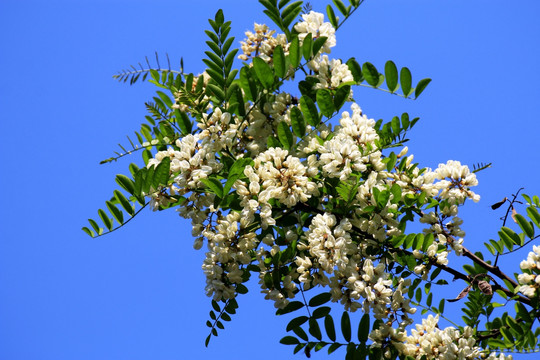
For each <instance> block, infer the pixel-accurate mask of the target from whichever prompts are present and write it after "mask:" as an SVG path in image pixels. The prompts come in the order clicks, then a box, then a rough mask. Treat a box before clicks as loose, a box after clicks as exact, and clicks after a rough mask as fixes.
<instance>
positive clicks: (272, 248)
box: [147, 12, 540, 359]
mask: <svg viewBox="0 0 540 360" xmlns="http://www.w3.org/2000/svg"><path fill="white" fill-rule="evenodd" d="M302 18H303V21H302V22H299V23H298V24H296V25H295V26H294V29H295V30H296V31H297V32H298V37H299V39H300V41H303V40H304V39H305V37H306V36H307V34H311V35H312V36H313V38H317V37H321V36H324V37H326V38H327V40H326V42H325V43H324V46H323V47H322V48H321V52H320V53H319V54H315V56H314V58H313V59H312V60H311V61H310V62H309V64H308V67H309V69H310V70H311V73H310V74H309V75H308V76H311V77H314V78H316V79H317V81H316V84H315V86H314V89H315V90H316V89H328V90H335V89H337V88H339V87H340V86H342V85H344V84H348V83H351V82H354V78H353V76H352V73H351V71H350V69H349V67H348V66H347V65H346V64H343V63H342V62H341V60H338V59H331V58H329V56H328V55H327V54H329V53H330V51H331V48H332V47H333V46H335V44H336V38H335V29H334V27H333V26H332V25H331V24H330V23H327V22H324V17H323V15H322V14H319V13H316V12H310V13H309V14H305V15H302ZM246 36H247V39H246V40H245V41H243V42H242V51H243V54H242V55H240V58H241V59H243V60H246V61H247V60H249V59H250V58H253V57H260V58H261V59H263V60H264V61H266V62H267V63H271V62H272V56H273V52H274V49H275V48H276V46H278V45H281V46H282V48H283V49H284V51H285V52H286V53H287V51H288V48H289V44H288V43H287V39H286V37H285V35H283V34H277V35H276V34H275V31H273V30H270V29H269V28H268V27H267V26H266V25H261V24H255V30H254V32H246ZM291 70H292V69H291ZM201 76H205V84H206V82H207V80H206V76H207V75H201ZM297 104H298V103H297V101H295V99H294V98H293V96H291V95H290V94H289V93H286V92H280V91H276V92H275V93H274V94H268V98H267V101H266V102H263V103H259V102H253V103H248V104H246V110H247V111H246V116H245V117H243V118H239V117H237V116H236V115H234V114H231V113H229V112H227V111H225V110H222V109H220V108H219V107H216V108H212V107H209V108H208V109H207V111H208V113H204V114H202V115H201V116H200V118H198V124H197V125H198V130H197V131H196V133H195V134H194V135H187V136H185V137H183V138H182V139H181V140H178V141H176V144H175V145H176V146H174V147H171V148H170V149H168V150H166V151H160V152H158V153H157V154H156V155H155V157H154V158H153V159H150V161H149V162H148V164H147V166H148V167H151V166H154V165H157V164H159V163H160V162H161V161H162V160H163V159H164V158H165V157H169V158H170V159H171V167H170V171H171V175H172V176H174V182H173V184H172V185H171V186H170V187H169V188H168V189H167V190H168V191H169V193H168V194H166V193H164V191H162V192H158V193H157V194H153V195H152V194H150V195H148V196H151V197H152V203H151V204H152V207H153V208H154V209H156V208H158V207H159V206H160V205H166V204H167V202H168V201H170V196H172V195H176V194H180V195H182V196H184V197H185V199H186V202H185V203H184V204H183V205H182V207H181V208H180V210H179V211H180V215H181V216H183V217H185V218H189V219H191V221H192V229H193V235H194V236H195V238H196V240H195V244H194V247H195V248H197V249H199V248H201V247H202V246H203V244H204V243H206V245H207V253H206V258H205V260H204V264H203V271H204V273H205V275H206V278H207V280H206V292H207V294H208V295H209V296H212V297H213V299H214V300H226V299H231V298H233V297H235V296H236V286H237V285H238V284H241V283H243V282H245V281H247V279H248V278H249V271H251V270H248V266H249V267H251V269H252V268H253V266H255V267H258V270H259V271H258V273H259V283H260V286H261V291H262V292H263V293H264V294H265V296H266V298H267V299H271V300H273V301H274V302H275V306H276V307H278V308H284V307H285V306H286V305H287V304H288V303H289V301H290V299H292V298H294V297H295V296H296V295H297V294H298V292H299V291H300V290H302V291H306V290H308V289H310V288H314V287H317V286H320V287H328V288H329V291H330V294H331V296H332V301H334V302H340V303H341V304H343V306H344V307H345V309H347V310H349V311H356V310H358V309H361V310H363V311H364V312H366V313H371V314H372V315H373V316H374V317H375V318H376V319H378V320H382V321H381V325H380V327H379V328H378V329H375V330H374V331H373V332H371V334H370V339H371V340H372V341H373V346H375V347H377V346H379V347H382V346H383V344H388V343H391V344H392V345H393V346H395V348H396V349H398V350H399V352H400V353H401V354H403V355H410V356H412V357H414V358H416V359H420V358H421V357H422V356H423V355H426V356H427V357H428V358H430V359H431V358H432V359H473V358H479V357H481V352H480V349H479V347H478V346H476V345H475V340H474V337H473V334H472V329H470V328H465V329H464V330H463V331H459V330H458V329H456V328H446V329H444V330H441V329H439V328H438V326H437V324H438V320H439V317H438V316H436V317H433V316H431V315H430V316H429V317H428V318H427V319H424V320H422V323H421V324H418V325H416V329H414V330H412V331H411V333H410V334H408V333H407V327H408V326H409V325H411V324H412V323H413V320H412V319H411V317H410V315H412V314H414V313H415V312H416V309H415V308H414V307H412V306H411V301H410V300H409V299H408V297H407V296H406V294H407V292H408V291H409V288H410V286H411V281H410V280H409V279H406V280H404V279H399V277H398V276H395V274H393V273H392V272H391V271H389V266H390V264H391V263H392V262H394V261H397V252H391V251H387V252H386V253H385V254H384V256H383V255H381V253H382V252H381V249H382V247H383V246H388V243H387V241H388V239H390V238H392V237H393V236H398V235H401V234H402V233H403V228H402V227H400V216H402V215H403V209H402V208H401V207H402V205H401V203H399V199H398V198H396V197H397V196H398V195H397V194H395V193H392V194H390V189H391V188H392V186H395V185H397V186H398V187H399V193H400V195H399V196H407V195H411V196H412V195H418V194H425V195H426V196H427V197H428V198H429V199H435V200H436V202H437V203H438V204H441V205H440V206H439V207H437V208H436V209H431V210H429V211H426V212H424V213H422V214H421V218H420V221H421V222H422V223H424V224H426V226H427V228H426V229H425V231H424V232H425V233H426V234H433V238H434V241H433V243H432V244H430V245H429V246H427V248H426V249H425V250H423V251H422V250H418V249H417V250H414V253H413V255H414V257H415V259H417V260H418V262H417V264H416V267H415V268H414V273H416V274H417V275H420V276H421V277H423V278H426V277H427V275H428V273H429V269H430V266H431V265H430V264H433V263H435V264H438V265H446V264H448V254H449V253H450V252H451V251H454V252H455V253H457V254H458V255H459V254H461V253H462V250H463V237H464V235H465V233H464V232H463V230H461V228H460V225H461V223H462V220H461V219H460V218H459V217H458V216H457V213H458V206H460V205H462V204H463V203H464V202H465V200H466V199H472V200H473V201H478V200H479V196H478V195H477V194H475V193H473V192H472V191H471V190H470V188H471V187H472V186H475V185H477V180H476V176H475V174H474V173H472V172H471V171H470V170H469V168H468V167H467V166H464V165H461V164H460V163H459V162H458V161H448V162H447V163H446V164H441V165H439V167H438V168H437V169H435V170H431V169H421V168H419V167H417V165H416V164H413V163H412V159H413V156H412V155H411V156H405V155H406V154H407V151H408V149H407V148H404V149H403V150H402V151H401V152H400V153H399V154H398V155H397V156H396V157H397V159H399V161H402V162H404V166H401V167H399V168H398V165H399V163H398V164H396V166H395V167H394V168H391V169H389V168H388V167H387V162H386V160H387V159H386V157H387V156H388V153H387V152H383V151H384V150H385V148H384V147H382V146H381V145H380V144H381V141H380V140H381V139H380V137H379V134H378V131H377V129H376V122H375V121H374V120H373V119H370V118H368V117H367V116H366V115H365V114H364V113H363V112H362V110H361V109H360V107H359V106H358V105H357V104H354V103H353V104H352V105H351V106H350V112H349V111H343V112H342V113H341V118H340V120H339V125H338V126H335V127H334V128H332V125H331V124H328V123H327V124H324V123H321V124H320V125H318V126H307V129H306V133H307V135H306V136H305V137H303V138H301V139H299V138H297V137H296V136H294V143H295V144H296V146H294V147H293V148H291V149H289V150H285V149H282V148H279V147H272V146H269V145H268V144H269V143H268V138H269V137H277V135H276V134H277V129H278V125H279V124H280V123H283V122H284V123H285V124H287V126H291V108H292V107H293V106H298V105H297ZM186 106H187V105H185V103H182V99H181V96H180V95H179V96H178V98H177V105H176V108H178V109H180V110H183V111H189V110H188V109H187V108H186ZM302 110H304V109H302ZM225 154H227V156H231V157H233V158H234V159H242V158H244V159H248V158H251V159H252V162H251V164H248V165H246V166H245V168H244V170H243V174H242V175H243V176H242V177H241V179H238V180H236V181H235V182H234V184H232V188H231V189H232V192H234V194H235V196H237V198H238V206H239V208H240V210H228V211H225V212H222V210H220V208H219V207H218V206H215V204H214V201H215V199H216V194H214V193H212V191H209V189H208V187H207V184H206V183H205V180H206V179H209V178H211V177H212V176H216V175H219V174H220V171H221V170H222V168H223V166H224V163H223V161H222V159H223V156H225ZM393 155H395V154H393ZM385 159H386V160H385ZM218 179H219V178H218ZM224 180H225V181H226V179H224ZM338 186H343V187H344V188H345V189H348V190H347V191H349V193H350V194H352V195H351V196H350V198H347V199H341V198H340V196H341V195H340V193H335V192H332V191H331V190H329V189H330V188H332V187H338ZM152 190H153V189H152ZM381 192H387V193H388V194H389V195H388V198H387V199H386V202H382V203H381V200H380V198H379V197H378V194H380V193H381ZM224 195H227V194H224ZM313 200H316V201H313ZM394 200H396V201H394ZM344 201H345V202H346V203H347V206H348V207H350V209H352V210H351V211H350V212H349V213H348V214H345V215H343V214H338V213H333V212H332V209H335V208H336V207H337V205H336V204H338V203H339V204H342V203H343V202H344ZM368 209H369V210H368ZM300 211H310V212H312V214H313V215H314V216H311V217H301V216H300V215H297V214H298V213H299V212H300ZM284 216H289V217H290V216H296V221H297V224H296V225H294V226H290V227H284V228H283V227H282V228H281V229H278V227H277V226H276V224H277V221H279V219H281V218H282V217H284ZM293 243H294V244H295V246H296V248H295V253H294V256H292V258H291V259H290V261H289V262H288V263H287V266H288V267H287V270H286V271H285V270H283V269H281V270H280V263H279V262H277V263H276V262H274V259H275V258H277V256H278V255H279V254H281V253H282V252H283V251H284V249H286V248H287V247H289V246H291V244H293ZM539 249H540V247H535V248H534V253H530V254H529V258H528V259H527V261H524V262H522V264H521V268H522V269H523V270H524V271H525V273H524V274H522V275H520V278H519V281H520V283H521V284H522V286H521V288H520V291H521V292H522V293H523V294H525V295H526V296H533V295H534V294H535V292H536V289H537V288H538V286H539V285H538V284H539V282H540V276H537V275H538V264H539V259H540V250H539ZM383 253H384V252H383ZM276 271H282V272H283V271H285V272H283V273H281V275H280V278H279V286H277V285H276V284H275V283H274V282H272V281H269V280H268V278H271V277H272V276H271V275H272V274H274V273H275V272H276ZM537 280H538V281H537ZM501 356H502V355H501ZM503 358H504V356H503V357H500V358H499V359H503ZM489 359H496V357H495V355H494V354H492V355H490V357H489Z"/></svg>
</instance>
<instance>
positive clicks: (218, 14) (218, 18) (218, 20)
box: [215, 9, 225, 32]
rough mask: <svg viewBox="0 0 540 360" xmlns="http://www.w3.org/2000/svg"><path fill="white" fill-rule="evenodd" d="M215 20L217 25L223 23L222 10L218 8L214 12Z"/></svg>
mask: <svg viewBox="0 0 540 360" xmlns="http://www.w3.org/2000/svg"><path fill="white" fill-rule="evenodd" d="M215 20H216V23H217V24H218V25H223V22H224V21H225V17H224V16H223V10H221V9H219V10H218V11H217V12H216V16H215ZM216 32H217V31H216Z"/></svg>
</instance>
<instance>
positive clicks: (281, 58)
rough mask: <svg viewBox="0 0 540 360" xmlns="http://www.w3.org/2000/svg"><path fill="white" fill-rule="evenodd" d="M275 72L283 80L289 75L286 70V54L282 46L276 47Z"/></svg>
mask: <svg viewBox="0 0 540 360" xmlns="http://www.w3.org/2000/svg"><path fill="white" fill-rule="evenodd" d="M273 60H274V71H275V72H276V75H277V76H278V77H280V78H283V77H284V76H285V74H286V73H287V71H286V68H285V54H284V53H283V48H282V47H281V45H278V46H276V48H275V49H274V59H273Z"/></svg>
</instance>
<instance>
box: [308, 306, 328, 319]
mask: <svg viewBox="0 0 540 360" xmlns="http://www.w3.org/2000/svg"><path fill="white" fill-rule="evenodd" d="M330 310H331V309H330V308H329V307H328V306H321V307H318V308H316V309H315V311H313V314H312V315H311V317H313V318H315V319H320V318H323V317H325V316H327V315H328V314H330Z"/></svg>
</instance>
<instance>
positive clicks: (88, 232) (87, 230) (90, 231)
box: [82, 226, 96, 237]
mask: <svg viewBox="0 0 540 360" xmlns="http://www.w3.org/2000/svg"><path fill="white" fill-rule="evenodd" d="M82 231H84V232H85V233H87V234H88V235H90V237H95V236H96V234H94V232H93V231H92V230H90V229H89V228H87V227H86V226H85V227H83V228H82Z"/></svg>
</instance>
